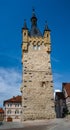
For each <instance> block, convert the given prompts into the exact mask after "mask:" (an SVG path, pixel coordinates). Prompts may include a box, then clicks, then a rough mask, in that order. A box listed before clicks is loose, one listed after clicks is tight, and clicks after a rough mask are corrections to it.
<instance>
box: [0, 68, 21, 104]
mask: <svg viewBox="0 0 70 130" xmlns="http://www.w3.org/2000/svg"><path fill="white" fill-rule="evenodd" d="M21 79H22V76H21V73H20V72H18V71H17V70H15V69H5V68H0V106H1V105H2V104H3V101H4V100H7V99H8V98H11V97H12V96H16V95H20V94H21V93H20V86H21Z"/></svg>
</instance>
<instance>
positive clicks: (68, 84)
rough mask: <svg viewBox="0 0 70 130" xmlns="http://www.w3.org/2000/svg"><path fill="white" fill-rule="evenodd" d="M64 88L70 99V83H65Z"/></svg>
mask: <svg viewBox="0 0 70 130" xmlns="http://www.w3.org/2000/svg"><path fill="white" fill-rule="evenodd" d="M62 87H63V88H65V90H66V92H67V95H68V97H70V83H63V84H62Z"/></svg>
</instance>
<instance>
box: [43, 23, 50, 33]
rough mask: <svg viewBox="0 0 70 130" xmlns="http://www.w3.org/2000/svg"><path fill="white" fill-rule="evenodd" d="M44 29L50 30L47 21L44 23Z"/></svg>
mask: <svg viewBox="0 0 70 130" xmlns="http://www.w3.org/2000/svg"><path fill="white" fill-rule="evenodd" d="M44 31H50V29H49V27H48V24H47V22H46V25H45V29H44Z"/></svg>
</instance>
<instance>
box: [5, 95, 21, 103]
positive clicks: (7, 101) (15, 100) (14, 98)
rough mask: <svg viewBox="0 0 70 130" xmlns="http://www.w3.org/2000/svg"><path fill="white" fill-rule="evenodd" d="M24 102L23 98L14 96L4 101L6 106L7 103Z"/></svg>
mask: <svg viewBox="0 0 70 130" xmlns="http://www.w3.org/2000/svg"><path fill="white" fill-rule="evenodd" d="M21 102H22V97H21V96H19V95H18V96H16V97H15V96H13V97H12V98H10V99H8V100H5V101H4V105H5V103H21Z"/></svg>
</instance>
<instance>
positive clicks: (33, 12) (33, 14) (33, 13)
mask: <svg viewBox="0 0 70 130" xmlns="http://www.w3.org/2000/svg"><path fill="white" fill-rule="evenodd" d="M32 17H36V15H35V8H34V7H33V9H32Z"/></svg>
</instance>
